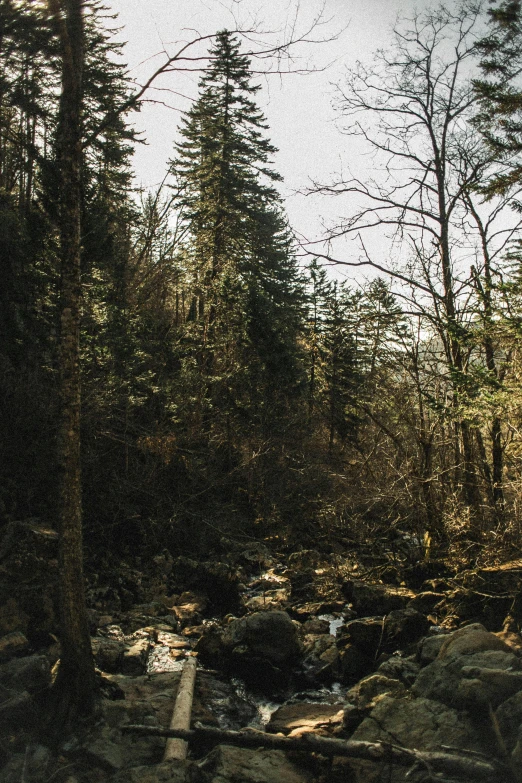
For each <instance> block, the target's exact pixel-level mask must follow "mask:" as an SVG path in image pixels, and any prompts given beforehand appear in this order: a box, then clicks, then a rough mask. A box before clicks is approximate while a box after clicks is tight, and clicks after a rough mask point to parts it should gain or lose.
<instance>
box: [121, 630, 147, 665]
mask: <svg viewBox="0 0 522 783" xmlns="http://www.w3.org/2000/svg"><path fill="white" fill-rule="evenodd" d="M149 648H150V639H149V638H147V639H138V640H137V641H136V642H134V644H131V646H130V647H128V648H127V649H125V651H124V653H123V660H122V664H121V671H122V673H123V674H143V673H144V672H145V670H146V668H147V656H148V654H149Z"/></svg>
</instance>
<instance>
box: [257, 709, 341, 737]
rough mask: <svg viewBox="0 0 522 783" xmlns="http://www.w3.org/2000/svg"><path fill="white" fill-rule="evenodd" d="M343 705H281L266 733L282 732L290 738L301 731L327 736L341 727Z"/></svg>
mask: <svg viewBox="0 0 522 783" xmlns="http://www.w3.org/2000/svg"><path fill="white" fill-rule="evenodd" d="M343 707H344V705H343V704H317V703H313V704H310V703H307V702H299V703H297V704H283V706H282V707H279V709H278V710H276V711H275V712H274V713H273V714H272V717H271V718H270V722H269V724H268V725H267V727H266V729H267V731H271V732H273V733H274V734H277V732H282V733H283V734H290V735H292V736H294V735H296V734H300V733H302V732H303V731H314V733H316V734H322V735H327V734H329V733H331V732H332V731H333V730H334V729H336V728H339V727H340V726H341V725H342V722H343V717H344V712H343Z"/></svg>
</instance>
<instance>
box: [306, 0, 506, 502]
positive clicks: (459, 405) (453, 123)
mask: <svg viewBox="0 0 522 783" xmlns="http://www.w3.org/2000/svg"><path fill="white" fill-rule="evenodd" d="M482 19H483V9H482V5H481V3H477V2H474V0H464V2H462V3H461V4H460V5H459V6H458V7H457V8H456V9H454V8H453V6H451V7H450V6H446V7H444V6H440V7H439V8H437V9H436V10H435V11H433V12H428V13H425V14H418V15H416V16H414V17H413V18H412V19H407V20H405V21H404V22H402V23H401V24H400V25H399V26H398V27H397V28H396V30H395V34H394V35H395V37H394V45H393V48H392V49H391V50H390V51H389V52H383V51H381V52H379V53H378V55H377V57H376V61H375V64H374V66H373V67H372V68H366V67H365V66H364V65H362V64H359V65H358V68H357V69H356V71H355V72H354V73H352V74H350V75H349V76H348V78H347V80H346V83H344V84H342V85H339V86H338V97H337V107H338V109H339V112H340V114H341V117H342V119H343V123H344V127H343V130H344V133H346V134H348V135H350V136H356V137H360V138H362V140H363V141H364V142H365V143H366V144H367V145H368V147H369V149H370V150H371V151H372V152H373V153H374V157H375V159H376V160H377V161H379V162H380V164H381V165H380V169H379V173H378V175H374V177H373V178H367V179H366V178H365V179H364V180H363V179H361V178H357V177H354V176H349V177H348V178H346V177H339V178H338V179H337V180H335V181H334V182H332V183H331V184H328V185H322V184H319V183H314V185H313V187H312V188H311V189H310V191H309V192H319V193H322V194H330V195H334V196H340V195H343V196H347V197H349V198H350V201H351V203H352V204H353V202H354V201H355V202H356V204H355V206H352V211H351V215H350V217H349V218H347V219H345V220H341V221H340V222H339V223H338V224H337V225H335V226H333V227H332V228H331V230H330V232H329V235H328V239H329V241H330V244H329V247H328V250H327V252H325V253H323V254H321V253H319V254H317V253H316V255H319V256H322V257H323V258H325V259H328V260H329V261H330V262H340V263H343V264H346V265H349V266H355V267H357V266H368V265H369V266H371V267H373V268H374V269H377V270H379V271H380V272H384V273H386V274H389V275H391V276H392V277H393V278H394V279H395V281H397V282H398V283H399V284H400V286H401V288H400V289H399V290H400V293H401V295H402V296H403V297H404V298H406V299H408V306H409V308H410V309H413V311H414V312H415V313H416V314H417V315H418V316H419V317H420V318H421V319H422V321H423V324H424V326H423V328H424V329H428V328H429V329H434V330H435V331H436V333H437V335H438V339H439V340H440V345H441V347H442V351H443V355H444V358H445V363H446V367H447V379H448V383H449V385H450V388H451V418H452V421H453V422H454V428H455V438H454V448H455V455H454V465H455V477H456V480H457V483H458V484H460V483H461V484H462V488H463V495H464V499H465V502H466V503H467V504H468V505H469V507H470V508H471V509H473V510H474V511H475V512H477V513H478V512H479V508H480V505H481V495H480V490H479V482H478V476H477V468H476V464H475V462H476V460H475V447H474V441H475V437H474V434H475V433H474V427H473V425H472V421H471V419H470V416H469V415H468V414H467V411H468V410H469V405H468V401H469V400H468V398H469V389H470V385H469V372H468V371H469V362H470V356H471V351H472V342H471V339H470V338H471V336H472V334H473V319H474V314H475V310H474V308H473V306H472V304H475V305H476V303H477V301H479V302H480V304H481V308H482V311H483V312H486V311H487V310H488V306H489V305H488V302H490V301H491V296H490V294H491V280H490V277H491V263H490V261H491V258H492V253H494V254H495V257H496V256H498V253H499V248H500V247H502V246H504V245H505V242H506V238H507V235H508V234H507V233H503V232H502V231H501V230H499V231H498V232H497V231H494V230H491V225H492V223H493V221H494V219H496V218H498V217H499V209H498V208H497V207H490V208H489V216H488V215H487V216H486V218H485V221H486V222H485V223H484V218H483V217H482V215H483V214H484V213H483V207H482V206H477V205H476V204H475V200H474V196H473V195H472V194H473V192H474V188H476V186H477V184H478V182H479V181H480V178H481V177H483V176H484V172H485V169H486V168H487V167H488V166H490V165H493V161H492V160H491V155H490V153H489V152H488V151H487V150H486V149H485V147H484V145H482V144H481V143H480V140H478V139H477V136H476V134H474V133H473V132H472V130H471V126H470V120H471V117H472V114H473V110H474V105H475V103H476V95H475V93H474V91H473V86H472V82H471V76H472V73H473V67H474V66H475V64H476V60H477V58H476V43H477V40H478V38H479V36H480V33H481V24H482ZM506 206H507V205H506V204H504V207H506ZM481 221H482V222H481ZM515 222H516V223H517V224H518V220H517V221H515ZM472 223H473V229H472ZM486 226H487V229H486ZM388 227H389V233H391V239H392V240H393V242H392V245H391V251H392V253H391V259H387V260H381V259H380V258H377V257H375V254H372V253H370V252H368V251H367V245H366V244H365V241H364V238H363V237H364V234H365V233H366V232H369V231H375V230H378V231H380V232H381V233H382V232H383V231H386V229H387V228H388ZM485 230H486V233H487V232H489V236H488V238H487V241H485V237H484V231H485ZM510 230H511V232H512V231H513V230H514V228H512V229H510ZM339 237H345V238H350V237H351V238H354V239H358V241H359V242H360V244H361V247H362V251H363V253H362V256H360V257H359V258H358V259H357V260H354V261H351V260H346V259H343V260H341V261H339V259H338V258H334V256H333V254H332V252H331V247H332V242H333V240H335V239H337V238H339ZM477 237H478V242H477ZM477 245H478V248H479V252H480V253H481V254H482V260H481V262H480V269H481V275H482V278H483V280H484V281H485V285H482V288H481V287H480V285H478V283H477V274H476V267H475V271H474V269H473V268H471V269H470V266H469V256H470V254H471V255H473V253H474V248H475V247H476V246H477ZM494 248H495V249H494ZM394 251H395V253H394ZM312 252H314V251H313V250H312ZM484 254H485V255H484ZM393 259H395V260H393ZM405 259H406V260H405ZM488 275H489V278H488ZM488 279H489V282H487V281H488ZM488 292H489V293H488ZM488 297H489V299H488ZM487 317H489V318H491V313H490V314H489V315H488V316H487ZM488 356H489V358H488ZM491 358H492V357H491V345H489V344H488V349H487V356H486V362H489V365H491V368H492V361H491ZM492 371H493V369H492ZM495 427H496V429H497V431H496V433H495V434H494V436H493V437H494V443H493V449H494V452H495V453H494V459H493V462H494V464H495V466H496V467H495V468H494V472H495V477H494V478H493V477H491V481H490V484H491V485H492V486H494V485H495V484H496V485H497V487H498V488H499V489H498V490H497V492H496V495H495V497H496V498H497V499H498V498H500V494H501V489H500V485H501V471H502V468H501V462H500V461H499V448H500V447H499V435H498V424H497V425H495Z"/></svg>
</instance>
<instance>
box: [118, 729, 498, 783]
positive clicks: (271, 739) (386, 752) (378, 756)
mask: <svg viewBox="0 0 522 783" xmlns="http://www.w3.org/2000/svg"><path fill="white" fill-rule="evenodd" d="M122 730H123V731H128V732H132V733H134V734H142V735H147V734H148V735H154V736H157V737H177V738H180V739H183V740H185V741H187V742H190V741H191V740H215V741H217V742H219V743H225V744H228V745H238V746H240V747H245V748H259V747H263V748H268V749H271V750H283V751H289V750H292V751H301V752H305V753H320V754H321V755H323V756H346V757H349V758H355V759H363V760H365V761H373V762H380V763H382V764H389V765H393V764H397V765H399V766H402V767H416V768H419V767H421V768H422V767H423V768H425V769H426V770H431V771H432V772H441V773H445V774H448V775H456V776H457V777H459V776H460V777H464V778H469V779H471V780H473V781H478V780H480V781H485V783H498V781H499V780H503V781H505V783H509V781H512V780H513V776H512V774H511V770H510V769H509V767H507V766H506V765H505V764H503V763H502V762H500V761H497V760H495V759H490V758H488V757H486V756H484V757H483V756H481V755H480V754H476V753H474V754H467V753H466V751H465V750H463V751H462V753H461V754H460V753H440V752H437V751H421V750H411V749H410V748H403V747H400V746H399V745H392V744H391V743H387V742H363V741H357V740H343V739H336V738H331V737H320V736H317V735H315V734H302V735H300V736H298V737H283V736H280V735H278V734H265V733H264V732H261V731H254V730H251V729H246V730H241V731H230V730H224V729H217V728H214V727H213V726H203V725H201V724H196V726H195V727H194V728H193V729H160V728H156V727H153V726H138V725H130V726H124V727H122Z"/></svg>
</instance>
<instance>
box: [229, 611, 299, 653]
mask: <svg viewBox="0 0 522 783" xmlns="http://www.w3.org/2000/svg"><path fill="white" fill-rule="evenodd" d="M223 644H224V645H225V647H227V648H228V649H229V650H230V651H231V652H232V653H234V650H236V649H237V648H238V647H246V648H247V650H248V652H249V653H251V654H252V655H255V656H258V657H260V658H264V659H266V660H268V661H270V662H271V663H273V664H276V665H281V664H283V665H284V664H288V663H293V662H294V661H295V660H296V659H297V658H298V657H299V655H300V653H301V645H300V643H299V637H298V633H297V629H296V627H295V625H294V623H293V622H292V620H291V619H290V617H289V615H288V614H287V613H286V612H280V611H274V612H255V613H254V614H251V615H249V616H248V617H242V618H240V619H238V620H233V621H232V622H231V623H230V624H229V625H228V626H227V627H226V629H225V633H224V635H223Z"/></svg>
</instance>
